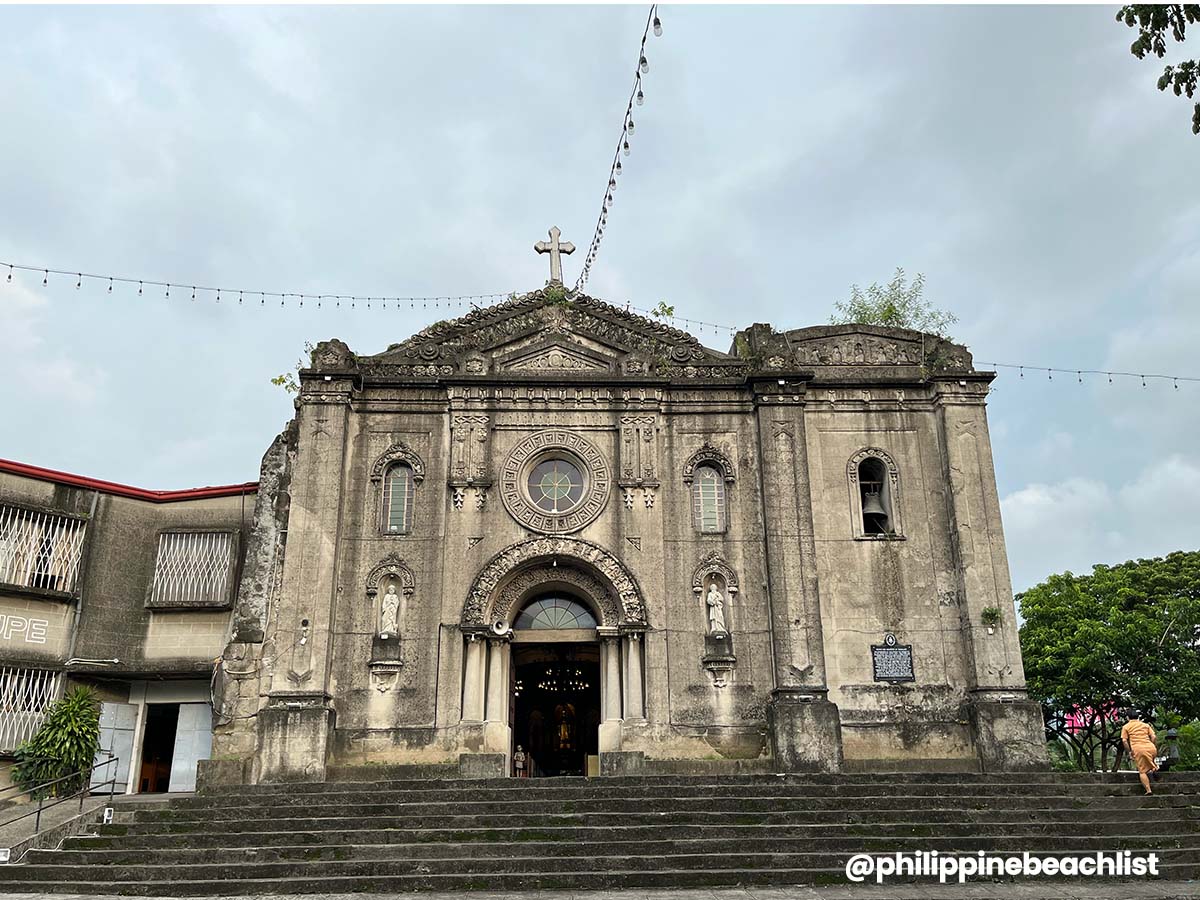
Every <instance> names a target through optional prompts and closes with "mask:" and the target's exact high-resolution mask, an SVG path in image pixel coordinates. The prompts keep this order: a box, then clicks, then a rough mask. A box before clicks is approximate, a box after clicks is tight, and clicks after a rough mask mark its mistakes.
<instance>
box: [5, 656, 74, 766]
mask: <svg viewBox="0 0 1200 900" xmlns="http://www.w3.org/2000/svg"><path fill="white" fill-rule="evenodd" d="M61 677H62V673H60V672H51V671H49V670H48V669H22V668H17V667H15V666H0V751H3V752H8V753H10V752H12V751H13V750H16V749H17V747H19V746H21V744H23V743H25V741H27V740H29V739H30V738H31V737H33V735H34V733H35V732H37V730H38V729H39V728H41V727H42V722H44V721H45V719H46V713H47V712H48V711H49V709H50V706H51V704H53V703H54V701H55V700H57V699H58V688H59V681H60V679H61Z"/></svg>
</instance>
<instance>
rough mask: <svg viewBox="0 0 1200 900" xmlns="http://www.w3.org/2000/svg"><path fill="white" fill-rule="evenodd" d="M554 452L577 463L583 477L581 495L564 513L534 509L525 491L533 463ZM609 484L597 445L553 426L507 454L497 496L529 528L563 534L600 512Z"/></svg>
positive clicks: (608, 471)
mask: <svg viewBox="0 0 1200 900" xmlns="http://www.w3.org/2000/svg"><path fill="white" fill-rule="evenodd" d="M555 454H559V455H561V456H562V457H563V458H566V459H569V460H571V461H572V462H574V463H576V464H577V465H578V466H579V468H580V470H581V471H582V472H583V473H584V477H585V478H586V483H585V485H584V492H583V497H582V498H580V501H579V503H577V504H576V505H575V506H573V507H572V508H571V509H569V510H567V511H566V512H563V513H549V512H545V511H544V510H541V509H539V508H537V507H536V506H534V505H533V503H532V502H531V501H530V499H529V497H528V495H527V494H526V491H525V479H526V478H527V477H528V475H529V470H530V469H531V468H532V467H533V465H535V464H536V463H537V462H538V460H539V459H542V458H546V457H552V456H554V455H555ZM611 484H612V472H611V470H610V469H609V465H608V461H607V460H606V459H605V458H604V454H603V453H601V452H600V448H598V447H597V446H596V445H595V444H593V443H592V442H591V441H589V440H588V439H587V438H585V437H584V436H583V435H581V434H579V433H578V432H575V431H569V430H567V429H561V428H555V429H550V430H547V431H539V432H537V433H536V434H531V435H530V436H529V437H527V438H525V439H524V440H523V441H521V442H520V443H519V444H517V446H516V447H514V448H513V450H512V452H511V453H509V455H508V458H507V459H506V460H505V461H504V467H503V469H502V470H501V472H500V499H501V500H502V501H503V502H504V506H505V508H506V509H507V510H508V512H509V514H510V515H511V516H512V517H513V518H514V519H516V520H517V521H518V522H520V523H521V524H522V525H524V526H525V527H526V528H528V529H530V530H531V531H540V532H543V533H548V534H562V533H566V532H571V531H578V530H579V529H580V528H583V527H584V526H585V525H587V524H588V523H590V522H592V521H593V520H594V519H595V518H596V517H597V516H598V515H600V513H601V511H602V510H603V509H604V507H605V505H606V504H607V503H608V494H609V488H610V486H611Z"/></svg>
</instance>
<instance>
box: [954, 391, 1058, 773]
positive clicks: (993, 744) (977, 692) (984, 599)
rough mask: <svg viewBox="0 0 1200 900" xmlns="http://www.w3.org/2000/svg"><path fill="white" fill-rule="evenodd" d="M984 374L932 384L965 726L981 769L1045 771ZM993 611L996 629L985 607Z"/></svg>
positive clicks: (1038, 716)
mask: <svg viewBox="0 0 1200 900" xmlns="http://www.w3.org/2000/svg"><path fill="white" fill-rule="evenodd" d="M991 378H992V375H991V373H978V374H976V373H972V374H969V375H958V376H954V377H952V378H949V377H948V378H943V379H938V380H937V381H936V382H935V387H934V400H935V405H936V408H937V411H938V422H939V436H940V438H941V442H942V465H943V474H944V477H945V479H946V484H947V486H948V488H949V490H948V492H947V496H948V502H949V507H950V508H949V509H948V511H947V512H948V516H949V519H950V536H951V550H952V553H953V556H954V564H955V570H956V572H957V576H958V579H957V580H958V583H957V592H958V598H957V599H958V607H959V614H960V617H961V618H960V626H961V633H962V636H963V642H964V646H965V650H966V659H967V663H968V671H967V689H968V695H969V698H970V704H971V710H970V714H971V725H972V731H973V733H974V738H975V745H976V750H977V752H978V754H979V758H980V765H981V767H982V768H983V769H984V771H1014V770H1015V771H1020V770H1027V769H1030V768H1045V767H1046V765H1047V759H1046V745H1045V740H1044V737H1043V727H1042V716H1041V712H1040V709H1039V708H1038V706H1037V704H1033V703H1030V702H1029V701H1028V699H1027V696H1026V692H1025V671H1024V667H1023V666H1022V664H1021V646H1020V642H1019V635H1018V630H1017V622H1016V611H1015V609H1014V608H1013V596H1012V581H1011V579H1010V576H1009V571H1008V556H1007V553H1006V551H1005V545H1004V531H1003V526H1002V524H1001V520H1000V499H999V496H998V494H997V491H996V472H995V468H994V465H993V462H992V450H991V439H990V437H989V435H988V426H987V413H986V408H985V402H986V398H987V392H988V383H989V382H990V381H991ZM989 608H996V609H998V610H999V611H1000V617H1001V618H1000V624H999V627H996V626H995V625H993V624H989V623H988V622H985V620H984V615H983V612H984V610H985V609H989Z"/></svg>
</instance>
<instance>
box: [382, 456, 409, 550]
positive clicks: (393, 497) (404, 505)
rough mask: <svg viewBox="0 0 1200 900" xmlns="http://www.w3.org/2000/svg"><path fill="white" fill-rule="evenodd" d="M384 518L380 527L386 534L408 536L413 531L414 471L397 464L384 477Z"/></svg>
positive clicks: (402, 464)
mask: <svg viewBox="0 0 1200 900" xmlns="http://www.w3.org/2000/svg"><path fill="white" fill-rule="evenodd" d="M382 509H383V517H382V522H381V523H380V527H381V528H382V530H383V532H384V533H385V534H408V532H409V531H411V530H412V512H413V471H412V469H411V468H409V467H408V466H407V465H405V464H404V463H396V464H395V465H392V466H390V467H389V468H388V470H387V473H386V474H385V475H384V476H383V504H382Z"/></svg>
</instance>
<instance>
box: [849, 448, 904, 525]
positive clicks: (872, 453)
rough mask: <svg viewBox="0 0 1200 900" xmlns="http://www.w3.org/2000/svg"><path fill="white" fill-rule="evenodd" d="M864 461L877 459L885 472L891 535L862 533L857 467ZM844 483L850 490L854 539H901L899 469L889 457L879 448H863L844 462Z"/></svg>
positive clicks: (860, 495)
mask: <svg viewBox="0 0 1200 900" xmlns="http://www.w3.org/2000/svg"><path fill="white" fill-rule="evenodd" d="M865 459H877V460H879V461H880V462H881V463H883V466H884V469H885V470H886V471H887V476H888V481H887V489H888V497H887V501H888V518H889V520H890V522H891V526H892V533H891V534H881V535H871V534H866V533H864V531H863V521H862V519H863V516H862V494H861V492H860V491H859V486H858V467H859V466H860V465H861V464H862V462H863V460H865ZM846 483H847V486H848V487H849V490H850V520H851V527H852V530H853V532H854V537H855V539H858V540H874V539H877V540H898V539H903V536H904V531H903V529H902V528H901V518H900V505H901V504H900V467H899V466H897V465H896V461H895V460H894V459H892V457H891V455H890V454H889V453H888V452H887V451H886V450H882V449H880V448H879V447H863V448H862V449H861V450H859V451H858V452H857V453H855V454H854V455H853V456H851V457H850V459H849V460H847V461H846Z"/></svg>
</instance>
